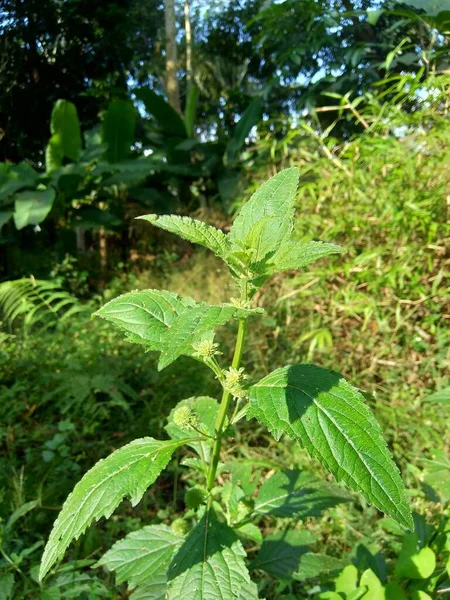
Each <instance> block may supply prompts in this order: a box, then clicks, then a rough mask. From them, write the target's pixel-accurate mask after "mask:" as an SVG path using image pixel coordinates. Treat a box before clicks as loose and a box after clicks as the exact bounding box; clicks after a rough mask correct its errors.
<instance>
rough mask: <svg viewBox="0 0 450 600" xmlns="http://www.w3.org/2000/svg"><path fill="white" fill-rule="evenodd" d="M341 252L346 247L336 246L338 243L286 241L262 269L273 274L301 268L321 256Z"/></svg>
mask: <svg viewBox="0 0 450 600" xmlns="http://www.w3.org/2000/svg"><path fill="white" fill-rule="evenodd" d="M341 252H344V248H341V247H340V246H336V244H327V243H325V242H307V243H305V244H300V243H297V242H286V243H284V244H283V245H282V246H281V248H280V249H279V250H278V251H277V252H276V253H275V254H274V255H273V256H272V257H271V258H270V259H268V261H267V264H266V265H263V266H262V271H263V272H264V274H267V275H271V274H272V273H281V272H282V271H289V270H293V269H300V268H301V267H305V266H306V265H309V264H310V263H312V262H314V261H316V260H319V259H320V258H324V257H325V256H330V255H331V254H339V253H341Z"/></svg>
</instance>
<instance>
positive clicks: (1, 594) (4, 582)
mask: <svg viewBox="0 0 450 600" xmlns="http://www.w3.org/2000/svg"><path fill="white" fill-rule="evenodd" d="M13 588H14V575H13V574H12V573H6V575H2V576H1V577H0V600H11V599H12V593H13Z"/></svg>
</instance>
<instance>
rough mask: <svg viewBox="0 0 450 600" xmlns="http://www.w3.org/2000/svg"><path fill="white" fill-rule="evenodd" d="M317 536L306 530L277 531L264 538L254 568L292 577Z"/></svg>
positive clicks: (281, 576) (273, 574)
mask: <svg viewBox="0 0 450 600" xmlns="http://www.w3.org/2000/svg"><path fill="white" fill-rule="evenodd" d="M314 541H315V537H314V536H313V535H312V534H311V533H310V532H309V531H306V530H303V531H298V530H288V531H277V532H276V533H273V534H271V535H268V536H267V537H265V538H264V542H263V545H262V546H261V549H260V551H259V552H258V555H257V556H256V558H255V560H254V561H253V562H252V564H251V566H252V568H253V569H262V570H263V571H266V573H269V574H270V575H272V576H273V577H277V578H279V579H292V578H293V576H294V573H295V572H296V571H297V570H298V568H299V565H300V560H301V558H302V557H303V556H304V555H305V554H306V553H307V552H308V551H309V544H312V543H313V542H314Z"/></svg>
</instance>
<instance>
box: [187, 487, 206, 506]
mask: <svg viewBox="0 0 450 600" xmlns="http://www.w3.org/2000/svg"><path fill="white" fill-rule="evenodd" d="M207 498H208V491H207V490H206V489H205V488H204V487H200V486H198V485H196V486H194V487H193V488H191V489H190V490H188V491H187V492H186V494H185V495H184V502H185V504H186V506H187V507H188V508H198V507H199V506H201V505H202V504H205V503H206V500H207Z"/></svg>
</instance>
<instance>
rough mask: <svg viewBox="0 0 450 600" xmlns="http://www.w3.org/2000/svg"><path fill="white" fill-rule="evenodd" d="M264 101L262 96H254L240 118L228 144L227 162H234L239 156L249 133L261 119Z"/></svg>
mask: <svg viewBox="0 0 450 600" xmlns="http://www.w3.org/2000/svg"><path fill="white" fill-rule="evenodd" d="M262 109H263V103H262V100H261V98H254V99H253V100H252V101H251V102H250V104H249V105H248V106H247V108H246V109H245V111H244V112H243V114H242V116H241V118H240V119H239V121H238V123H237V125H236V127H235V129H234V131H233V135H232V137H231V139H230V141H229V142H228V145H227V163H228V164H232V163H234V162H236V161H237V160H238V158H239V153H240V152H241V150H242V147H243V146H244V144H245V140H246V139H247V137H248V135H249V133H250V132H251V130H252V129H253V127H254V126H255V125H257V124H258V122H259V120H260V119H261V114H262Z"/></svg>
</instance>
